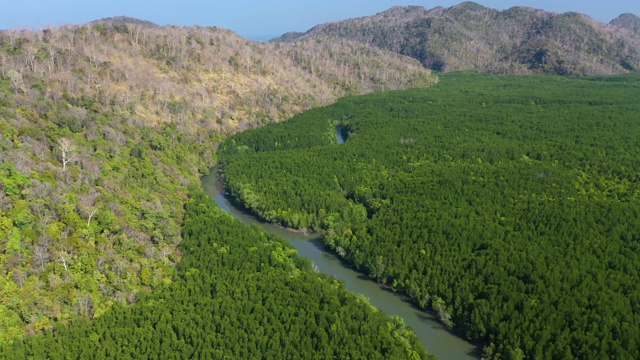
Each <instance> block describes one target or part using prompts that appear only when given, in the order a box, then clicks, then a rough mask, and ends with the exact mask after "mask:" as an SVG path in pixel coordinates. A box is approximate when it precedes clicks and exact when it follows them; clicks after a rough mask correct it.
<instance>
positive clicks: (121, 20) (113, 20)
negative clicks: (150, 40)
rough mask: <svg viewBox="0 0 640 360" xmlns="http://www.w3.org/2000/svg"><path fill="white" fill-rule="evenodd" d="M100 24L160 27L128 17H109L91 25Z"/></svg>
mask: <svg viewBox="0 0 640 360" xmlns="http://www.w3.org/2000/svg"><path fill="white" fill-rule="evenodd" d="M100 23H107V24H111V25H115V24H127V25H139V26H143V27H151V28H155V27H158V24H156V23H153V22H151V21H147V20H140V19H136V18H132V17H128V16H115V17H107V18H104V19H100V20H95V21H92V22H91V23H90V24H100Z"/></svg>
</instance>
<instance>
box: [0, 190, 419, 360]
mask: <svg viewBox="0 0 640 360" xmlns="http://www.w3.org/2000/svg"><path fill="white" fill-rule="evenodd" d="M182 232H183V242H182V244H181V246H180V249H181V250H182V252H183V254H184V257H183V260H182V262H181V263H180V265H179V267H178V271H177V276H176V277H175V278H174V282H173V283H172V284H171V285H169V286H168V287H167V288H166V289H165V290H164V291H162V292H155V293H153V294H146V295H144V296H141V298H140V300H139V302H138V304H136V305H135V306H133V307H125V306H122V305H117V306H115V307H114V308H113V309H112V310H111V311H109V312H107V313H105V314H104V315H103V316H102V317H100V318H99V319H97V320H96V321H94V322H90V321H88V320H86V319H85V318H78V319H76V320H74V321H72V322H70V323H69V324H68V326H60V327H58V328H57V329H56V330H55V332H53V333H48V334H46V335H43V336H35V337H28V338H27V339H26V340H25V341H23V342H17V343H16V344H14V345H13V346H4V347H1V346H0V350H2V352H1V353H2V358H3V359H26V358H35V359H45V358H46V359H50V358H53V359H62V358H64V359H80V358H82V359H87V358H91V359H139V358H154V359H214V358H215V359H222V358H224V359H426V358H430V357H429V356H428V355H427V354H426V352H425V351H424V349H423V348H422V346H421V345H420V344H419V343H418V342H417V340H416V337H415V334H414V333H413V332H412V331H411V330H410V329H408V328H407V327H406V326H405V325H404V323H403V322H402V319H400V318H398V317H387V316H386V315H384V314H383V313H381V312H379V311H377V310H376V309H375V308H373V307H372V306H371V305H369V303H368V301H367V299H366V298H364V297H362V296H358V295H354V294H352V293H349V292H348V291H346V289H345V288H344V285H343V284H342V283H340V282H338V281H336V280H335V279H333V278H331V277H329V276H326V275H322V274H317V273H315V272H314V270H313V269H312V267H311V264H310V262H309V261H308V260H304V259H302V258H300V257H298V256H297V254H296V252H295V250H293V249H292V248H290V247H289V246H288V245H287V244H286V243H285V242H284V241H282V240H281V239H278V238H275V237H272V236H270V235H267V234H265V233H264V232H263V231H262V230H261V229H260V228H258V227H247V226H244V225H242V224H241V223H240V222H238V221H237V220H235V219H233V218H232V217H231V216H229V215H227V214H226V213H224V212H223V211H222V210H220V209H219V208H218V207H217V206H216V205H215V203H214V202H213V200H212V199H211V198H209V197H208V196H207V195H206V194H204V193H203V192H202V190H200V189H197V188H195V189H194V190H193V193H192V198H191V200H190V201H189V202H188V203H187V205H186V214H185V217H184V224H183V228H182Z"/></svg>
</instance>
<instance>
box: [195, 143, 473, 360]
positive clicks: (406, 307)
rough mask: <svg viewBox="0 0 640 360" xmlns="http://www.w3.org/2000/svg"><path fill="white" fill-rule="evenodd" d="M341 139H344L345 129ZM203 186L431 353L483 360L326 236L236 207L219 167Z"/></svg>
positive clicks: (224, 205) (231, 211) (451, 359)
mask: <svg viewBox="0 0 640 360" xmlns="http://www.w3.org/2000/svg"><path fill="white" fill-rule="evenodd" d="M339 134H340V135H339V136H340V138H339V140H341V141H342V142H344V138H342V134H341V132H339ZM202 187H203V189H204V190H205V191H206V192H207V193H208V194H209V195H210V196H211V197H213V198H214V199H215V200H216V203H217V204H218V206H220V207H221V208H222V209H224V210H225V211H226V212H228V213H229V214H231V215H233V216H234V217H235V218H236V219H238V220H240V221H241V222H243V223H245V224H247V225H251V224H259V225H260V226H262V228H263V229H265V230H266V231H267V232H269V233H272V234H276V235H279V236H281V237H282V238H284V239H285V240H287V241H288V242H289V244H290V245H291V246H293V247H294V248H295V249H296V250H298V254H299V255H300V256H304V257H306V258H307V259H309V260H311V261H312V262H313V263H314V264H315V265H316V266H317V267H318V269H319V270H320V271H322V272H324V273H326V274H329V275H332V276H334V277H335V278H336V279H338V280H342V281H344V283H345V285H346V286H347V288H348V289H349V290H351V291H353V292H356V293H361V294H363V295H364V296H366V297H367V298H369V301H370V302H371V305H373V306H375V307H376V308H378V309H381V310H383V311H385V312H386V313H387V314H390V315H398V316H400V317H401V318H403V319H404V320H405V323H406V324H407V325H409V326H411V327H412V328H413V329H414V331H415V332H416V334H417V336H418V339H419V340H420V342H421V343H422V344H423V345H424V346H425V347H426V348H427V351H428V352H429V353H430V354H433V355H435V356H436V357H437V358H438V359H442V360H464V359H479V358H480V350H479V349H478V348H477V347H476V346H474V345H473V344H470V343H469V342H467V341H465V340H464V339H462V338H460V337H458V336H456V335H454V334H452V333H451V332H449V331H447V330H446V329H445V328H444V327H443V326H442V325H441V324H440V323H439V322H438V321H437V318H436V316H435V315H433V314H430V313H426V312H424V311H421V310H419V309H418V308H416V307H415V306H413V305H412V304H411V303H409V302H407V301H405V300H404V299H403V297H402V296H400V295H397V294H395V293H392V292H390V291H388V290H385V289H384V288H383V287H381V286H380V285H379V284H377V283H375V282H374V281H371V280H369V278H368V277H366V276H365V275H363V274H361V273H359V272H357V271H354V270H353V269H351V268H350V267H348V265H346V264H344V263H343V262H341V261H340V259H338V258H337V257H336V256H334V255H333V254H331V253H328V252H326V251H323V250H322V239H321V238H320V237H318V236H317V235H308V236H307V235H305V234H303V233H299V232H292V231H288V230H285V229H283V228H280V227H277V226H275V225H272V224H267V223H264V222H260V221H258V220H257V219H255V218H254V217H252V216H250V215H247V214H245V213H243V212H242V211H241V210H239V209H237V208H235V207H234V206H233V205H232V204H231V203H230V202H229V200H228V199H227V198H226V197H225V194H224V187H223V185H222V182H221V181H220V179H219V177H218V175H217V171H216V169H212V171H211V174H209V175H207V176H204V177H203V178H202Z"/></svg>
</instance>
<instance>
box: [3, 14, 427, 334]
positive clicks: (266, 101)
mask: <svg viewBox="0 0 640 360" xmlns="http://www.w3.org/2000/svg"><path fill="white" fill-rule="evenodd" d="M312 45H313V46H305V47H301V46H299V45H297V44H284V45H283V44H260V43H257V42H253V41H249V40H246V39H243V38H241V37H239V36H237V35H236V34H234V33H232V32H230V31H228V30H224V29H219V28H201V27H192V28H182V27H156V26H153V25H152V24H151V25H150V24H148V23H146V22H143V21H138V20H135V19H129V18H116V19H103V20H102V21H98V22H95V23H92V24H88V25H82V26H64V27H61V28H51V29H45V30H43V31H35V30H11V31H3V32H0V343H2V342H5V341H12V339H15V338H18V337H21V336H23V335H24V334H36V333H40V332H43V331H45V330H47V329H51V328H52V327H54V326H55V325H56V324H57V323H60V322H67V321H68V320H69V319H71V318H74V317H76V316H78V315H80V316H85V317H88V318H95V317H99V316H101V315H102V314H104V313H105V312H106V311H107V310H108V309H109V308H110V307H111V306H112V305H113V304H116V303H122V304H133V303H135V302H136V301H137V294H138V293H139V292H141V291H147V290H151V289H162V288H164V287H166V286H168V285H169V284H170V283H171V282H172V277H173V276H174V275H175V266H176V264H178V263H179V262H180V259H181V256H182V255H181V253H180V251H179V250H178V245H179V244H180V242H181V239H182V238H181V232H180V225H181V222H182V217H183V214H184V211H183V210H182V209H183V206H182V205H183V204H184V202H185V201H186V199H187V195H186V187H187V186H188V185H189V184H193V183H197V182H198V176H199V175H201V174H203V173H205V172H207V171H208V169H209V167H210V166H212V165H213V164H215V153H214V151H215V149H216V147H217V144H218V143H219V141H220V140H221V139H222V138H223V136H225V135H226V134H229V133H234V132H238V131H241V130H243V129H246V128H250V127H256V126H260V125H263V124H266V123H270V122H278V121H281V120H283V119H286V118H287V117H290V116H291V115H293V114H295V113H298V112H301V111H303V110H305V109H309V108H311V107H313V106H318V105H322V104H328V103H331V102H333V101H334V100H335V99H336V98H338V97H340V96H342V95H345V94H359V93H366V92H370V91H376V90H387V89H396V88H404V87H412V86H420V85H427V84H429V83H433V82H435V80H434V78H433V77H432V76H431V75H430V74H429V71H428V70H426V69H424V68H422V67H421V66H420V64H419V63H418V62H417V61H415V60H414V59H411V58H408V57H403V56H399V55H396V54H393V53H390V52H385V51H383V50H378V49H372V48H370V47H368V46H365V45H361V44H353V43H351V42H349V41H346V40H345V41H343V40H340V41H333V40H331V39H328V38H327V39H324V40H319V41H314V42H313V44H312ZM380 64H385V65H386V66H385V70H384V71H383V72H381V71H380V67H381V66H380Z"/></svg>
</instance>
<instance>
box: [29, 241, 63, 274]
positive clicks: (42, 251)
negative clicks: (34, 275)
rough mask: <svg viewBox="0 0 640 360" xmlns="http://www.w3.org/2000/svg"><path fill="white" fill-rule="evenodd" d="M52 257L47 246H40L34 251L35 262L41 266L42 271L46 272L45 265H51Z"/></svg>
mask: <svg viewBox="0 0 640 360" xmlns="http://www.w3.org/2000/svg"><path fill="white" fill-rule="evenodd" d="M50 257H51V254H49V249H48V248H47V247H46V246H40V245H38V246H36V247H35V248H34V249H33V260H34V261H35V262H36V263H37V264H38V265H39V266H40V268H41V270H42V271H44V267H45V265H47V264H48V263H49V258H50ZM65 269H66V266H65Z"/></svg>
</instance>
